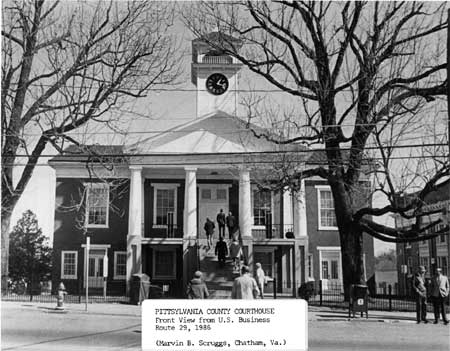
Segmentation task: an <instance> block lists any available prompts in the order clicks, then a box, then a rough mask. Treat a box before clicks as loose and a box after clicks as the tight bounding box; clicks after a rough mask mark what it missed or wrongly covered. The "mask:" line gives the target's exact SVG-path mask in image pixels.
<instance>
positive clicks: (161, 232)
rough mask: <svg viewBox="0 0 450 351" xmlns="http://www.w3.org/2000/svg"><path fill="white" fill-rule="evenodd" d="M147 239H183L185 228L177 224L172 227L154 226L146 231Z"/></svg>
mask: <svg viewBox="0 0 450 351" xmlns="http://www.w3.org/2000/svg"><path fill="white" fill-rule="evenodd" d="M145 237H147V238H182V237H183V228H182V227H178V226H177V225H176V224H173V225H171V226H169V225H167V226H153V227H151V228H149V229H147V230H146V232H145Z"/></svg>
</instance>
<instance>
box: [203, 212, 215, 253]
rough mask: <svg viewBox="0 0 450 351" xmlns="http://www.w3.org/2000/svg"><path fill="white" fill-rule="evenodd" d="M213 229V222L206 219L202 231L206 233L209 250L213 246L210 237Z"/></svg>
mask: <svg viewBox="0 0 450 351" xmlns="http://www.w3.org/2000/svg"><path fill="white" fill-rule="evenodd" d="M215 227H216V226H215V225H214V222H213V221H211V220H210V219H209V218H206V222H205V226H204V229H205V232H206V241H207V243H208V248H211V247H212V246H213V242H212V237H213V234H214V228H215Z"/></svg>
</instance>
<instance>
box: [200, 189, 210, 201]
mask: <svg viewBox="0 0 450 351" xmlns="http://www.w3.org/2000/svg"><path fill="white" fill-rule="evenodd" d="M202 199H203V200H211V189H202Z"/></svg>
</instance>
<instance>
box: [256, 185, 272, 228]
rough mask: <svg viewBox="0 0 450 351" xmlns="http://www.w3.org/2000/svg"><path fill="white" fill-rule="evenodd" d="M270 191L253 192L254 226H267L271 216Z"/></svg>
mask: <svg viewBox="0 0 450 351" xmlns="http://www.w3.org/2000/svg"><path fill="white" fill-rule="evenodd" d="M270 209H271V196H270V191H259V190H254V191H253V224H254V225H262V226H265V225H266V224H268V223H267V221H268V219H269V216H271V213H270Z"/></svg>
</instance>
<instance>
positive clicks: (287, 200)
mask: <svg viewBox="0 0 450 351" xmlns="http://www.w3.org/2000/svg"><path fill="white" fill-rule="evenodd" d="M292 210H293V208H292V195H291V191H290V190H289V189H284V191H283V223H284V226H285V229H286V230H287V229H288V227H290V226H291V225H292V224H293V222H292ZM289 230H293V228H292V227H291V229H289Z"/></svg>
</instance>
